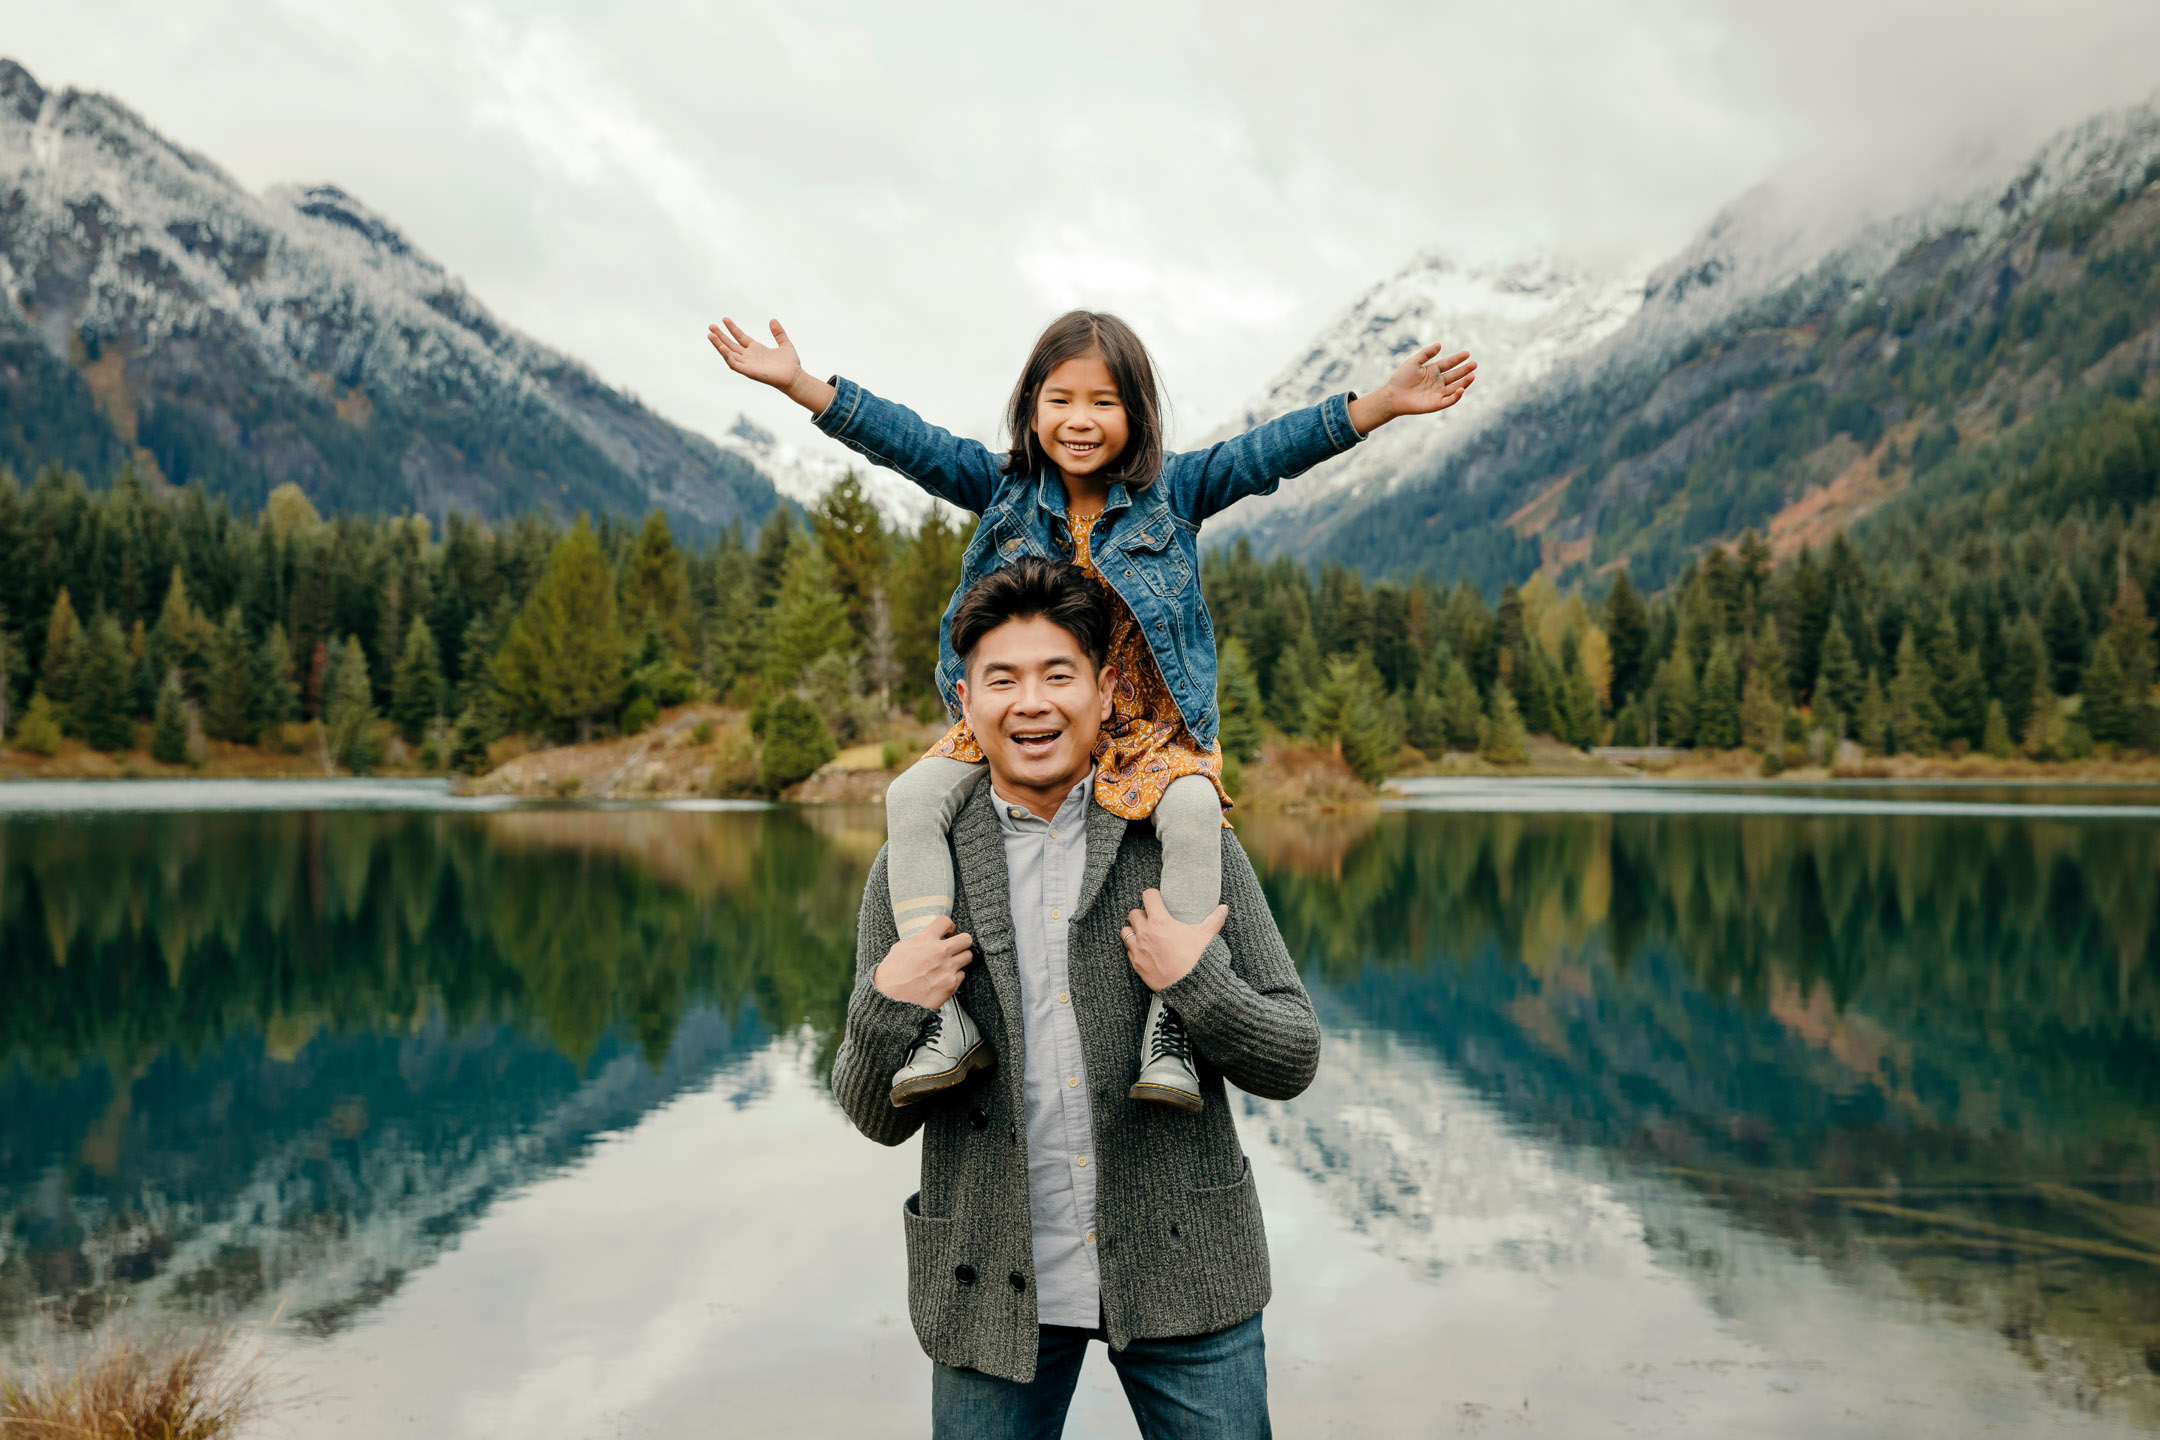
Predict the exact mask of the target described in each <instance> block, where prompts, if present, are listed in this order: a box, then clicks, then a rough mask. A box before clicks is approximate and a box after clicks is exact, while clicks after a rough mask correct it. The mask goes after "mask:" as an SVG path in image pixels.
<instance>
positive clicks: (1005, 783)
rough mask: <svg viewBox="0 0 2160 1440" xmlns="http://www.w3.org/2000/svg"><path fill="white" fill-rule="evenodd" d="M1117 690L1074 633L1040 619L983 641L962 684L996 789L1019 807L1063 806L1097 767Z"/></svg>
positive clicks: (1011, 625)
mask: <svg viewBox="0 0 2160 1440" xmlns="http://www.w3.org/2000/svg"><path fill="white" fill-rule="evenodd" d="M1114 684H1115V675H1114V672H1113V671H1111V670H1110V669H1109V667H1107V666H1106V667H1104V668H1103V669H1102V670H1100V671H1098V670H1097V669H1096V668H1095V666H1094V664H1093V663H1092V662H1091V661H1089V659H1088V657H1087V653H1086V652H1085V651H1083V650H1082V649H1081V648H1080V642H1079V641H1078V640H1076V639H1074V638H1073V635H1072V632H1071V631H1069V630H1067V629H1065V628H1064V627H1063V626H1061V625H1057V624H1055V623H1053V622H1051V621H1049V620H1045V619H1043V618H1042V617H1041V616H1036V617H1034V618H1031V619H1027V620H1008V621H1006V622H1005V623H1004V624H1003V625H1000V626H998V627H997V629H995V630H992V631H991V632H990V633H989V634H987V635H985V636H983V637H982V639H981V640H979V641H977V642H976V644H975V652H974V653H973V654H972V655H970V656H969V657H968V664H967V678H966V679H965V680H962V681H961V682H960V685H959V691H960V708H961V709H962V710H963V711H964V712H965V713H966V715H967V718H968V724H969V725H970V726H971V727H972V728H973V729H974V731H975V740H976V743H977V744H979V745H981V746H982V752H983V758H984V759H985V760H987V761H989V762H990V779H991V781H992V783H994V784H995V785H996V786H997V787H998V789H999V790H1001V791H1003V792H1004V793H1005V794H1007V795H1009V796H1011V797H1012V798H1013V799H1015V800H1027V801H1034V800H1042V801H1046V802H1048V803H1050V804H1051V805H1052V806H1053V807H1054V806H1055V805H1056V803H1057V802H1059V801H1062V800H1063V799H1064V798H1065V793H1066V792H1067V791H1069V790H1070V789H1072V787H1073V786H1074V785H1076V784H1078V783H1079V782H1080V779H1081V777H1082V776H1084V775H1086V774H1087V771H1088V766H1089V765H1090V764H1091V763H1092V761H1093V756H1094V752H1095V737H1096V736H1097V735H1098V734H1099V733H1100V732H1101V730H1102V726H1103V722H1104V721H1105V720H1108V719H1109V718H1110V694H1111V689H1112V686H1113V685H1114Z"/></svg>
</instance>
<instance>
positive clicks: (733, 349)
mask: <svg viewBox="0 0 2160 1440" xmlns="http://www.w3.org/2000/svg"><path fill="white" fill-rule="evenodd" d="M768 323H770V325H771V326H772V338H773V343H772V344H770V345H767V344H764V343H763V342H762V341H758V340H753V339H751V338H750V337H749V336H748V335H745V334H744V333H743V330H742V327H741V326H740V325H737V324H736V323H735V322H734V321H733V320H730V319H728V318H727V317H726V316H725V315H723V316H721V317H720V323H719V324H718V325H708V326H706V327H705V338H706V339H707V340H710V341H711V342H712V348H713V349H715V350H717V351H719V352H720V358H721V359H723V360H725V361H727V364H728V369H730V370H733V371H734V372H735V373H736V374H738V375H747V376H749V377H750V378H751V379H752V380H756V381H758V382H760V383H761V384H765V385H770V386H772V387H773V389H775V390H781V391H785V392H786V393H787V397H788V398H789V399H790V400H793V401H794V402H795V403H796V404H798V405H800V406H802V407H803V408H804V409H805V410H808V411H809V412H810V413H811V414H813V415H822V414H824V413H825V407H826V406H827V405H830V404H832V398H833V387H832V386H830V385H828V384H826V383H825V382H824V381H823V380H818V379H815V378H813V377H812V376H810V375H808V374H806V373H804V371H803V368H802V359H801V357H799V356H798V355H796V353H795V342H794V341H792V340H790V339H788V338H787V331H785V330H783V329H782V328H780V322H779V321H778V320H774V321H770V322H768Z"/></svg>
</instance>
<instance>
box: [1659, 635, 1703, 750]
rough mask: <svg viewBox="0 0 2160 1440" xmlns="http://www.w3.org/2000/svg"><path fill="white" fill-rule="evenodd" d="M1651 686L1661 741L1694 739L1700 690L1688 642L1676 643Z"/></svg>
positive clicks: (1669, 743)
mask: <svg viewBox="0 0 2160 1440" xmlns="http://www.w3.org/2000/svg"><path fill="white" fill-rule="evenodd" d="M1650 688H1651V690H1652V691H1653V692H1655V694H1654V701H1653V713H1654V714H1655V715H1656V717H1657V743H1659V744H1661V745H1687V744H1690V743H1692V742H1693V740H1694V738H1695V705H1696V699H1697V691H1696V685H1695V667H1694V665H1693V663H1692V662H1691V661H1690V660H1689V658H1688V652H1687V646H1685V645H1675V646H1673V649H1672V653H1671V654H1669V655H1667V656H1666V657H1665V661H1664V663H1663V664H1661V665H1659V666H1658V670H1657V678H1656V679H1655V680H1653V681H1651V682H1650Z"/></svg>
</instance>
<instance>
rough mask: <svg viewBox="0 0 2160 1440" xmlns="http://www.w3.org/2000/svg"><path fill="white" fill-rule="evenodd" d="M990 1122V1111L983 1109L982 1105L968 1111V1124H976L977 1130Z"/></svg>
mask: <svg viewBox="0 0 2160 1440" xmlns="http://www.w3.org/2000/svg"><path fill="white" fill-rule="evenodd" d="M989 1123H990V1112H989V1111H987V1110H985V1109H983V1108H982V1107H981V1106H980V1105H978V1106H976V1107H975V1108H974V1109H973V1110H970V1111H968V1124H970V1125H972V1126H974V1127H975V1128H976V1129H977V1130H980V1129H982V1128H983V1127H984V1126H986V1125H988V1124H989Z"/></svg>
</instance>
